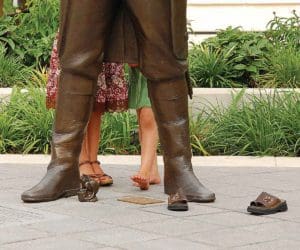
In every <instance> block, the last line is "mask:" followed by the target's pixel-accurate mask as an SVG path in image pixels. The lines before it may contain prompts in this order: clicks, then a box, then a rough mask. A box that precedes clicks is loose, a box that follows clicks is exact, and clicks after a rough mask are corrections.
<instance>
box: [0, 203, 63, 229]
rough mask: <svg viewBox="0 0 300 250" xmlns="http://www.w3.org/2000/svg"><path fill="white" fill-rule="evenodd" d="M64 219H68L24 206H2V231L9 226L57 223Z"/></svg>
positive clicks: (0, 206) (0, 217) (0, 221)
mask: <svg viewBox="0 0 300 250" xmlns="http://www.w3.org/2000/svg"><path fill="white" fill-rule="evenodd" d="M64 218H66V216H64V215H60V214H56V213H51V212H46V211H41V210H36V209H32V208H30V207H26V206H24V205H23V204H20V205H19V206H17V205H10V204H2V205H0V229H2V228H6V227H9V226H21V225H26V224H31V223H38V222H45V221H56V220H60V219H64Z"/></svg>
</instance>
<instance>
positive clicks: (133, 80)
mask: <svg viewBox="0 0 300 250" xmlns="http://www.w3.org/2000/svg"><path fill="white" fill-rule="evenodd" d="M128 99H129V100H128V102H129V105H128V106H129V108H130V109H140V108H144V107H151V102H150V99H149V96H148V88H147V79H146V78H145V77H144V76H143V74H142V73H141V71H140V70H139V68H131V67H129V90H128Z"/></svg>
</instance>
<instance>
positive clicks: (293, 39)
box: [266, 10, 300, 49]
mask: <svg viewBox="0 0 300 250" xmlns="http://www.w3.org/2000/svg"><path fill="white" fill-rule="evenodd" d="M267 28H268V30H267V32H266V36H267V37H268V39H269V40H270V41H271V42H272V43H273V44H274V45H275V46H277V47H279V48H282V47H285V46H287V47H295V48H297V49H299V48H300V17H299V16H298V15H297V12H296V11H295V10H294V11H293V13H292V16H291V17H278V16H277V15H276V13H275V12H274V18H273V20H271V21H270V22H269V23H268V26H267Z"/></svg>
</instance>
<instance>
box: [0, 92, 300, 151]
mask: <svg viewBox="0 0 300 250" xmlns="http://www.w3.org/2000/svg"><path fill="white" fill-rule="evenodd" d="M243 94H244V93H243V92H241V93H240V94H239V95H237V96H236V97H235V98H234V100H233V103H232V105H231V106H230V107H229V108H226V109H225V108H224V107H222V106H217V107H215V108H211V109H210V110H208V111H206V112H204V111H203V112H202V113H201V114H199V116H198V117H196V118H195V119H191V125H190V128H191V142H192V149H193V152H194V154H195V155H277V156H299V155H300V120H299V117H300V94H299V92H298V93H297V92H291V93H286V94H279V93H276V94H274V95H267V96H264V97H260V96H259V97H253V98H252V99H251V101H249V102H248V103H244V102H242V101H241V98H242V97H243ZM0 112H1V116H0V153H49V151H50V138H51V126H52V123H53V116H54V113H53V111H49V110H47V109H46V107H45V91H44V90H43V88H33V87H29V88H28V91H27V92H21V90H20V89H18V88H15V89H14V92H13V95H12V97H11V101H10V102H9V103H6V104H3V103H2V104H1V105H0ZM136 129H137V122H136V118H135V116H134V115H133V114H131V113H130V112H125V113H120V114H106V115H105V116H104V117H103V119H102V134H101V144H100V151H99V152H100V153H102V154H104V153H113V154H137V153H139V151H140V148H139V144H138V141H137V140H133V139H134V138H133V137H134V133H135V131H136Z"/></svg>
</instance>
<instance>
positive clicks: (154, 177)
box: [149, 175, 161, 185]
mask: <svg viewBox="0 0 300 250" xmlns="http://www.w3.org/2000/svg"><path fill="white" fill-rule="evenodd" d="M160 182H161V179H160V176H159V175H151V176H150V182H149V183H150V185H157V184H160Z"/></svg>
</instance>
